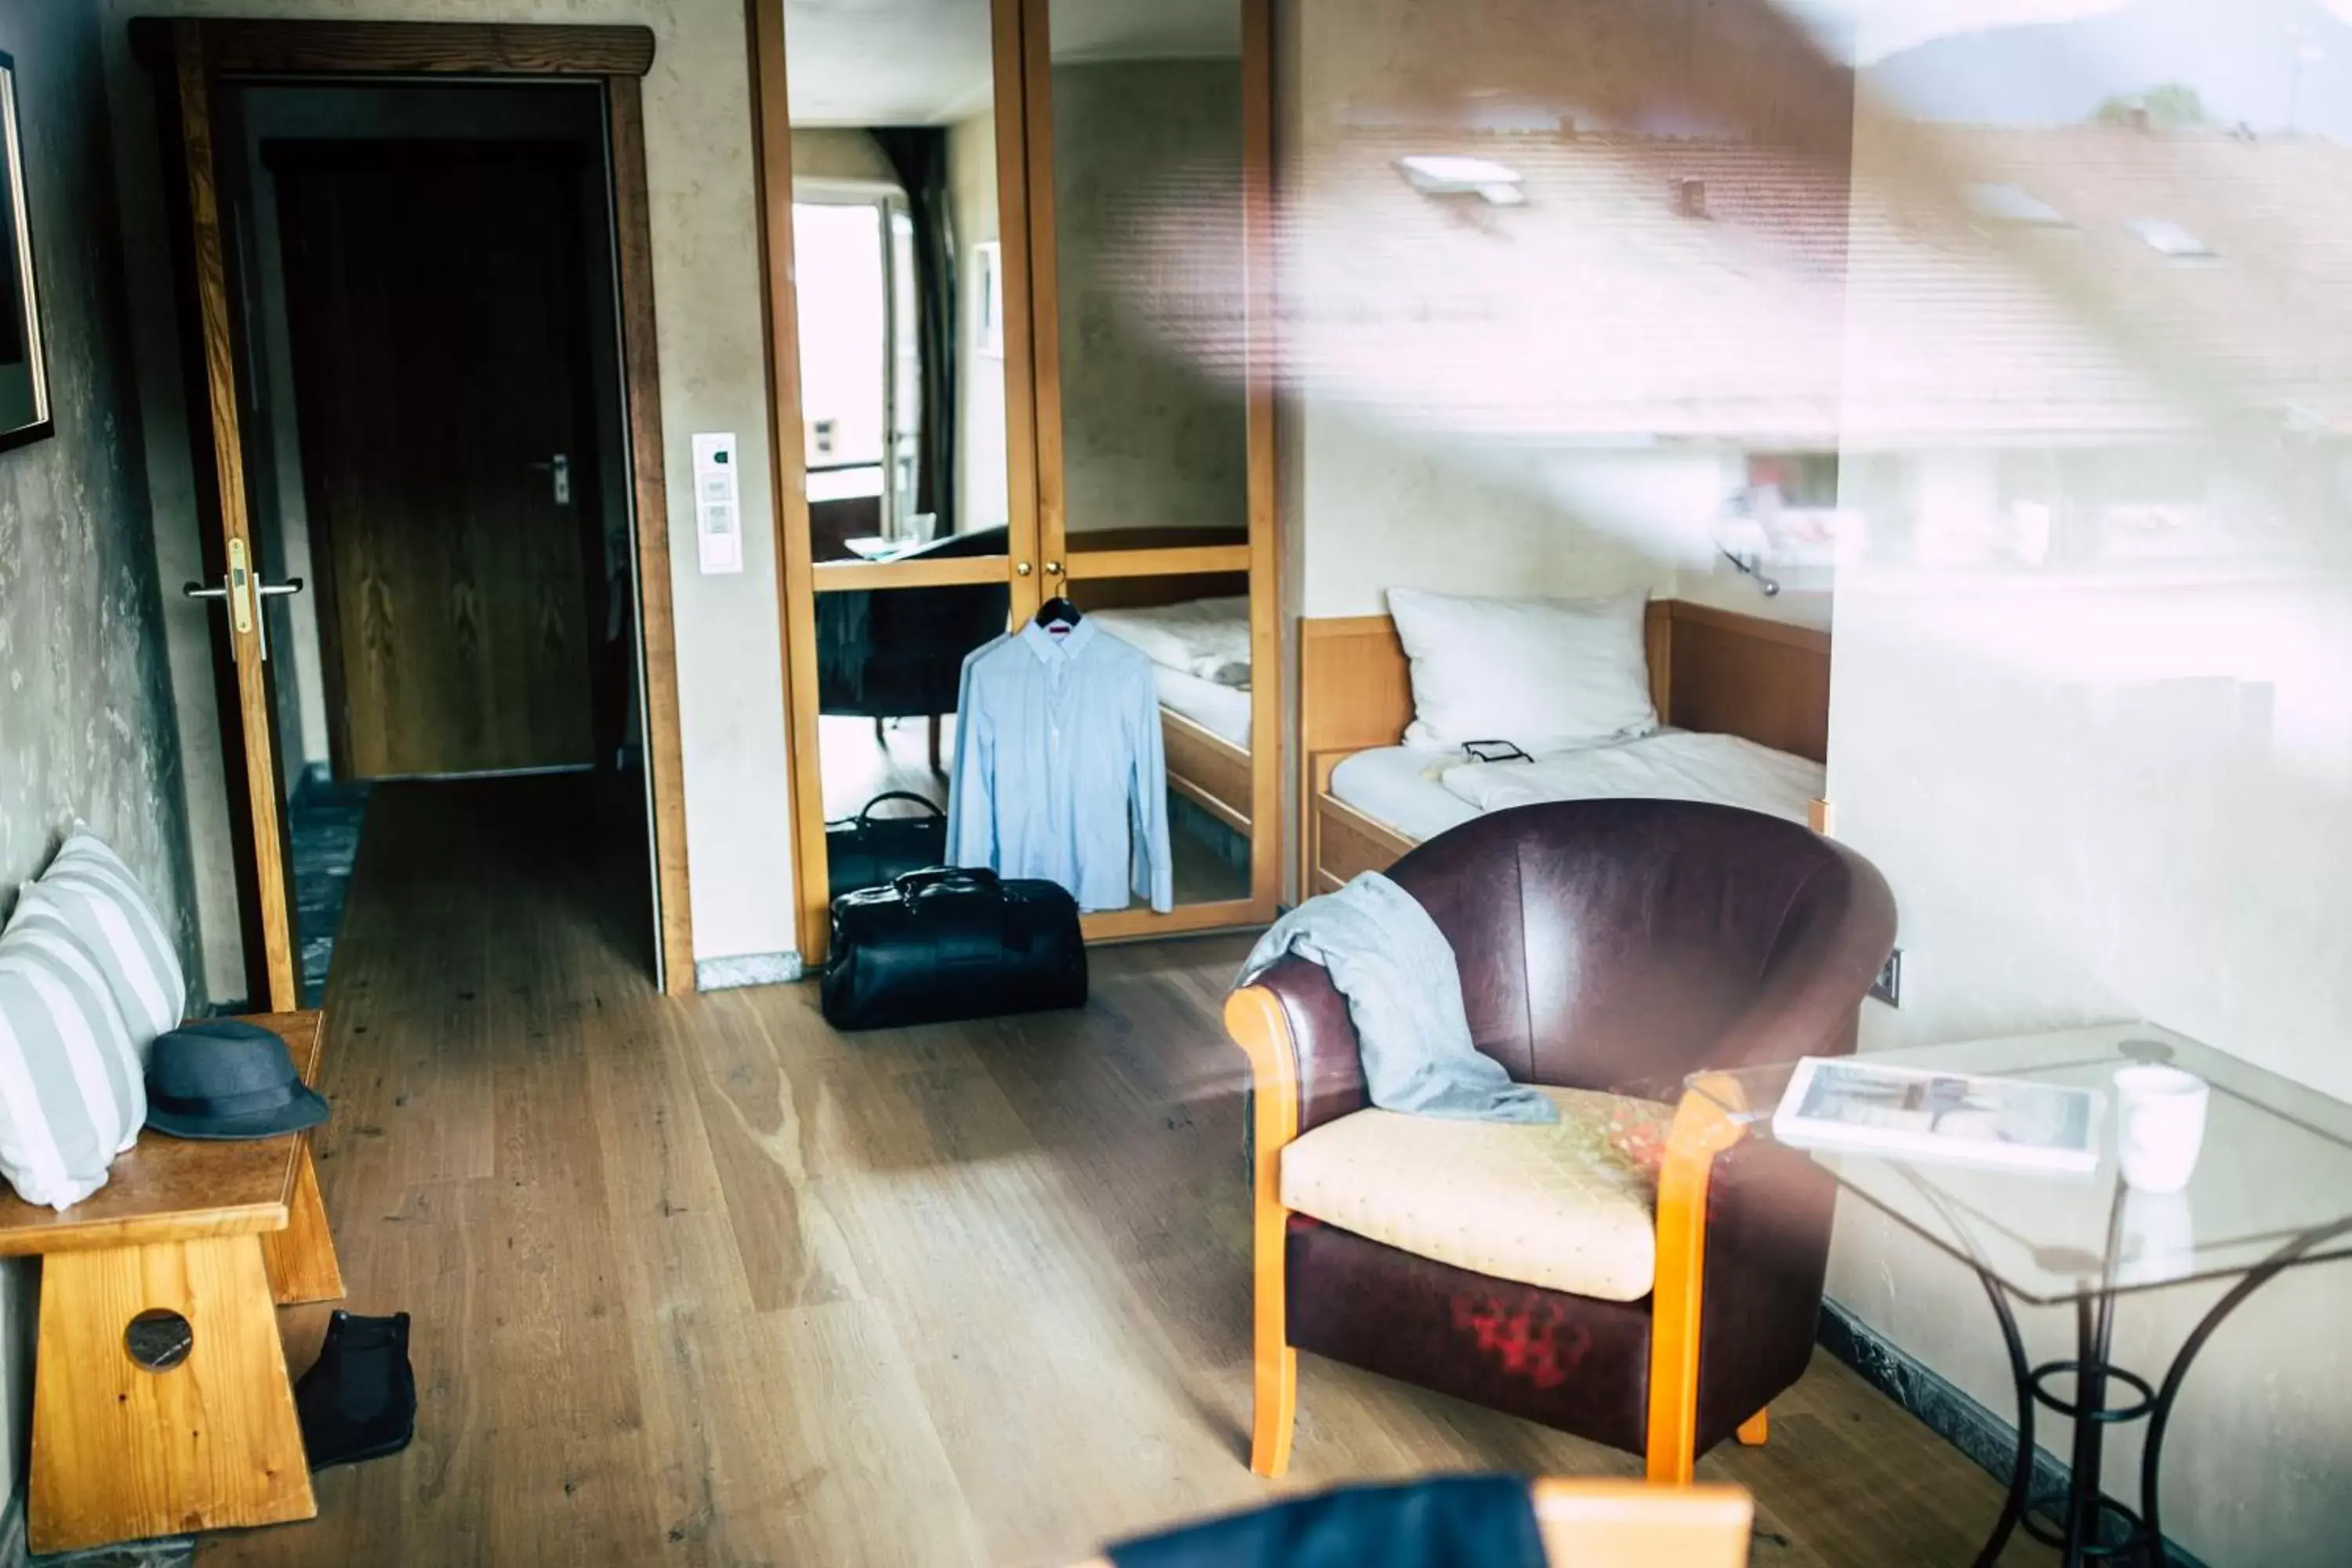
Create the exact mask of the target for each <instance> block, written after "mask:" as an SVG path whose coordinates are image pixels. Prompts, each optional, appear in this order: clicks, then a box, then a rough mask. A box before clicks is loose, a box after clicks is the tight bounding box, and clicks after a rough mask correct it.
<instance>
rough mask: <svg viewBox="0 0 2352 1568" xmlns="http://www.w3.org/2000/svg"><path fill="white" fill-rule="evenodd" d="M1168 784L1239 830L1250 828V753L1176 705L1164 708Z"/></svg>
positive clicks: (1162, 738) (1246, 832)
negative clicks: (1205, 726) (1196, 720)
mask: <svg viewBox="0 0 2352 1568" xmlns="http://www.w3.org/2000/svg"><path fill="white" fill-rule="evenodd" d="M1160 742H1161V745H1162V748H1163V749H1164V750H1165V751H1166V752H1167V753H1168V787H1169V788H1170V789H1171V790H1173V791H1175V792H1176V793H1177V794H1178V795H1182V796H1183V797H1184V798H1185V799H1186V800H1189V801H1191V802H1192V804H1193V805H1197V806H1199V807H1200V808H1201V809H1202V811H1205V812H1207V813H1208V814H1209V815H1210V816H1213V817H1215V818H1216V819H1217V820H1218V821H1219V822H1222V823H1223V824H1224V825H1225V826H1227V827H1230V828H1232V829H1233V830H1234V832H1235V833H1238V834H1240V835H1241V836H1242V837H1244V838H1247V837H1249V831H1250V793H1251V792H1250V776H1251V775H1250V754H1249V752H1247V751H1245V750H1244V749H1243V748H1242V747H1240V746H1236V745H1234V743H1233V742H1231V741H1228V740H1226V739H1225V738H1224V737H1223V735H1220V734H1217V733H1216V732H1215V731H1212V730H1207V729H1204V728H1202V726H1201V725H1199V724H1196V723H1194V722H1193V721H1192V720H1190V719H1187V718H1185V717H1184V716H1183V715H1182V714H1181V713H1179V712H1177V711H1176V710H1174V709H1172V708H1167V707H1162V708H1161V709H1160Z"/></svg>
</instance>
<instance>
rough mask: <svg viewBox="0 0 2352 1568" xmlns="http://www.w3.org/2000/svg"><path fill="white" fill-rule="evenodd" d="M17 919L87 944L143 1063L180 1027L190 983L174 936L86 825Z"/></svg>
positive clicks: (21, 904)
mask: <svg viewBox="0 0 2352 1568" xmlns="http://www.w3.org/2000/svg"><path fill="white" fill-rule="evenodd" d="M13 918H14V920H15V921H16V922H18V923H22V922H25V921H35V920H47V921H56V922H58V924H60V925H63V926H65V927H67V928H68V929H69V930H70V931H72V932H73V934H74V935H75V937H77V938H78V939H79V941H80V942H81V944H82V945H83V946H84V947H86V948H88V949H89V952H90V954H91V956H92V957H94V958H96V959H97V960H98V963H99V967H100V970H101V971H103V972H104V973H105V975H106V984H107V986H108V988H109V989H110V990H111V991H112V992H113V994H114V1004H115V1005H116V1006H118V1007H120V1008H121V1010H122V1021H123V1022H124V1023H125V1024H127V1025H129V1026H130V1028H131V1037H132V1038H133V1039H134V1040H135V1041H137V1042H138V1045H139V1048H140V1051H141V1053H142V1058H143V1056H144V1053H145V1051H146V1048H147V1047H148V1046H149V1045H151V1044H152V1043H153V1041H154V1038H155V1037H156V1036H158V1035H160V1034H162V1033H163V1031H164V1030H166V1029H176V1028H178V1027H179V1026H180V1020H181V1019H182V1017H183V1016H185V1012H186V1008H187V1005H188V981H187V976H186V975H185V974H184V973H182V971H181V969H180V955H179V952H178V951H177V950H176V949H175V948H174V947H173V943H172V936H171V932H170V931H166V930H165V929H164V926H163V916H161V915H159V914H157V913H156V912H155V906H154V904H153V902H152V900H149V898H148V897H147V889H145V888H143V887H142V886H141V885H140V882H139V879H138V877H137V876H136V875H135V874H133V872H132V871H131V868H130V867H128V866H126V865H124V864H123V863H122V858H121V856H119V855H117V854H116V853H115V852H114V851H113V850H112V849H110V848H109V847H107V844H106V840H104V839H102V838H100V837H99V836H98V835H97V834H95V833H92V832H91V831H90V830H89V828H88V827H86V826H83V825H82V824H80V823H79V822H77V823H75V824H74V830H73V832H72V834H71V835H70V836H68V837H67V839H66V842H65V847H63V848H62V849H59V850H58V855H57V858H56V859H54V860H52V861H50V862H49V868H48V869H47V870H46V871H44V872H42V873H41V879H40V881H39V882H37V883H36V884H35V885H34V886H33V887H31V888H28V889H26V892H25V897H24V899H23V900H21V901H20V902H19V903H18V904H17V906H16V915H15V916H14V917H13Z"/></svg>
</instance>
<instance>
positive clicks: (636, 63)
mask: <svg viewBox="0 0 2352 1568" xmlns="http://www.w3.org/2000/svg"><path fill="white" fill-rule="evenodd" d="M188 28H193V29H194V30H195V31H196V33H197V35H198V36H199V37H201V39H202V41H203V46H204V55H205V59H206V60H207V61H208V62H209V64H210V67H211V69H212V71H213V73H214V74H215V75H216V76H218V75H228V76H293V75H305V76H308V75H321V76H341V75H362V74H364V75H374V76H385V75H399V76H418V75H423V76H582V77H607V78H610V77H633V78H634V77H641V76H643V75H645V74H646V72H647V71H648V70H651V69H652V68H653V63H654V34H653V29H652V28H650V27H638V26H570V25H565V24H534V23H522V22H511V23H510V22H327V21H268V20H258V19H248V18H238V17H227V18H205V19H190V18H179V19H175V18H169V17H162V16H137V17H133V18H132V19H131V51H132V53H134V54H136V55H137V56H138V57H139V58H141V59H142V60H144V61H146V62H147V63H148V64H150V65H159V64H163V63H164V62H167V61H169V60H170V59H171V58H173V56H174V55H175V54H179V53H183V52H184V46H183V45H182V44H181V42H180V38H181V37H182V36H183V31H182V30H183V29H188Z"/></svg>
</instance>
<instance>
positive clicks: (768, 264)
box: [743, 0, 829, 965]
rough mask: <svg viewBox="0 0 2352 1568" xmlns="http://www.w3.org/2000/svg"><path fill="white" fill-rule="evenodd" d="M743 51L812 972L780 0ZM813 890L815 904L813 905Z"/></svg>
mask: <svg viewBox="0 0 2352 1568" xmlns="http://www.w3.org/2000/svg"><path fill="white" fill-rule="evenodd" d="M743 26H744V30H745V33H746V35H747V36H748V37H749V40H750V47H751V126H752V137H751V179H752V183H753V184H755V185H756V186H757V187H758V189H759V192H760V209H759V231H760V315H761V320H762V321H764V322H765V323H766V324H767V329H768V330H767V331H766V332H765V333H764V334H762V336H761V351H762V357H763V358H764V360H765V361H766V369H767V378H768V426H769V429H768V483H769V489H770V490H771V492H772V495H773V496H774V504H773V505H772V508H771V509H770V510H771V511H772V515H773V516H774V517H775V520H776V599H777V607H778V610H779V612H780V618H781V619H782V623H783V630H784V635H783V637H782V661H783V687H784V730H785V753H786V760H787V763H788V771H789V772H790V773H791V777H792V838H793V904H794V910H793V926H794V932H795V935H794V941H795V942H798V944H799V946H800V951H801V957H802V960H803V962H804V963H808V964H811V965H814V964H815V963H817V962H819V960H820V959H821V957H822V955H823V953H824V942H825V938H826V935H827V933H828V931H829V924H828V912H827V911H826V910H825V909H824V901H823V900H822V897H821V895H822V893H823V891H824V885H825V862H824V768H823V763H822V759H821V757H820V756H819V754H818V752H817V735H816V706H817V683H816V586H815V580H814V575H813V573H814V567H815V563H814V559H813V550H812V545H811V542H810V537H809V504H808V473H807V468H808V457H807V454H806V452H804V451H803V437H801V434H800V432H801V429H802V425H803V420H802V416H801V371H800V300H799V296H798V295H797V293H796V292H795V290H794V289H793V127H792V100H791V97H790V94H789V93H788V92H787V90H786V86H785V75H784V7H783V5H782V0H743ZM812 887H814V888H815V889H817V892H818V893H819V895H820V897H819V898H817V899H814V900H813V899H812V898H811V896H810V889H811V888H812Z"/></svg>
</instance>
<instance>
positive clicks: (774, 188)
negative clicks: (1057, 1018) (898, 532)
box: [744, 0, 1286, 965]
mask: <svg viewBox="0 0 2352 1568" xmlns="http://www.w3.org/2000/svg"><path fill="white" fill-rule="evenodd" d="M1234 5H1236V7H1237V8H1238V9H1239V11H1240V14H1241V22H1242V55H1241V68H1242V219H1243V235H1244V241H1243V244H1244V261H1243V271H1244V280H1243V292H1244V312H1245V316H1244V321H1245V327H1244V335H1245V337H1246V339H1247V343H1248V351H1247V354H1246V362H1247V363H1246V370H1245V375H1246V384H1245V394H1244V421H1245V426H1246V430H1247V437H1246V439H1247V445H1248V451H1249V476H1248V490H1247V493H1248V531H1247V536H1246V542H1244V543H1235V544H1220V545H1208V546H1202V547H1198V548H1191V549H1177V548H1166V547H1160V548H1137V549H1132V550H1129V549H1113V550H1097V551H1090V552H1078V553H1076V554H1075V555H1073V554H1070V553H1069V552H1067V551H1066V548H1064V549H1063V550H1061V551H1060V552H1058V553H1057V552H1056V549H1055V547H1056V545H1061V544H1064V543H1065V542H1064V539H1063V530H1062V526H1061V522H1062V513H1061V505H1062V498H1061V479H1062V451H1061V441H1062V431H1061V425H1060V420H1059V411H1060V407H1061V359H1060V348H1059V332H1058V310H1059V304H1058V300H1057V298H1056V291H1055V267H1054V259H1055V258H1054V244H1055V233H1054V220H1053V173H1054V164H1053V150H1052V128H1053V121H1052V110H1051V95H1050V91H1049V89H1048V88H1047V87H1046V86H1045V82H1046V80H1047V79H1048V78H1049V74H1050V71H1051V68H1052V53H1051V37H1050V33H1049V29H1048V26H1047V20H1048V16H1049V8H1050V0H991V19H992V29H993V31H992V37H993V43H994V62H993V63H994V80H995V81H996V82H997V83H998V84H1000V90H999V91H998V92H997V95H996V103H995V113H996V121H997V210H998V214H999V237H1000V243H1001V244H1002V246H1003V253H1002V254H1003V287H1004V354H1005V364H1006V389H1005V465H1006V487H1007V500H1008V503H1009V510H1010V514H1011V536H1012V542H1011V545H1010V548H1011V550H1012V551H1013V553H1014V555H1015V557H1016V558H1020V557H1021V556H1022V552H1023V551H1024V549H1030V550H1034V551H1035V552H1037V553H1036V555H1035V556H1034V557H1031V558H1030V559H1041V560H1044V563H1045V572H1046V574H1045V575H1042V576H1041V575H1034V574H1029V573H1027V572H1024V573H1022V574H1019V575H1017V576H1015V577H1013V578H1012V579H1011V588H1012V611H1013V621H1014V623H1015V624H1018V623H1019V622H1020V621H1022V620H1024V619H1025V618H1027V616H1029V615H1031V614H1032V613H1034V610H1035V609H1036V606H1037V605H1038V604H1039V603H1040V602H1041V601H1042V599H1043V597H1044V596H1045V595H1046V594H1047V593H1049V592H1058V591H1059V589H1058V586H1057V580H1056V579H1055V578H1054V577H1053V575H1052V574H1053V573H1055V572H1056V571H1058V570H1064V569H1065V568H1064V567H1063V563H1066V576H1067V578H1068V580H1070V581H1073V582H1104V581H1108V580H1111V579H1120V578H1139V579H1140V578H1158V579H1163V580H1164V579H1171V578H1174V577H1177V576H1181V575H1187V574H1192V575H1198V574H1224V573H1235V572H1246V573H1247V574H1249V580H1250V618H1251V647H1252V649H1253V668H1252V679H1251V685H1252V692H1251V713H1250V738H1251V745H1250V748H1249V750H1248V752H1247V754H1246V756H1244V753H1243V752H1242V751H1241V749H1240V748H1237V747H1234V746H1232V745H1230V744H1229V743H1227V742H1221V741H1218V740H1217V738H1216V737H1214V736H1213V735H1211V734H1210V733H1209V732H1208V731H1205V730H1199V728H1198V727H1197V726H1192V725H1190V724H1189V723H1188V722H1187V721H1181V719H1171V721H1169V722H1168V723H1166V724H1165V725H1164V726H1163V732H1164V733H1165V732H1169V731H1173V735H1172V736H1171V744H1175V743H1178V742H1177V738H1178V737H1181V738H1183V739H1190V738H1191V737H1190V736H1189V735H1186V734H1185V731H1197V733H1198V736H1199V737H1200V739H1201V741H1202V742H1205V743H1204V744H1199V745H1195V746H1192V748H1191V749H1189V750H1187V751H1186V752H1185V756H1184V764H1183V765H1184V767H1185V768H1187V769H1189V770H1191V771H1189V772H1181V773H1175V774H1173V775H1172V777H1173V781H1174V782H1173V787H1175V788H1177V790H1178V792H1179V793H1180V794H1184V795H1187V796H1188V797H1189V798H1192V799H1193V800H1195V801H1196V802H1197V803H1199V804H1201V805H1202V806H1203V807H1204V808H1205V809H1207V810H1209V811H1210V812H1211V813H1212V815H1214V816H1218V817H1219V818H1220V820H1223V821H1224V822H1226V823H1227V825H1228V826H1232V825H1233V823H1234V819H1235V818H1236V817H1241V818H1244V819H1245V820H1247V821H1248V822H1249V823H1250V824H1251V827H1252V831H1251V833H1250V842H1251V873H1250V886H1249V892H1248V895H1247V896H1246V897H1244V898H1241V899H1234V900H1223V901H1221V902H1216V903H1206V904H1189V905H1182V904H1180V905H1178V906H1177V907H1176V909H1175V910H1173V911H1171V912H1170V913H1168V914H1164V915H1163V914H1157V913H1154V912H1152V911H1150V910H1111V911H1106V912H1103V913H1098V914H1090V915H1087V916H1086V917H1085V919H1084V921H1083V924H1084V927H1085V931H1086V935H1087V940H1089V941H1096V942H1102V941H1118V940H1124V939H1132V938H1144V937H1156V936H1169V935H1174V934H1178V933H1181V932H1186V931H1211V930H1217V929H1221V928H1228V927H1239V926H1248V925H1263V924H1265V923H1266V922H1268V921H1272V920H1273V919H1274V917H1275V915H1276V911H1277V910H1278V907H1279V900H1280V898H1281V893H1282V881H1283V869H1284V847H1283V844H1282V841H1281V836H1280V824H1281V820H1282V811H1281V801H1282V795H1283V790H1284V787H1285V781H1286V771H1285V768H1284V763H1283V743H1282V707H1283V704H1282V675H1281V668H1282V662H1283V661H1282V658H1281V657H1280V654H1281V636H1282V634H1281V614H1282V605H1281V582H1280V575H1279V573H1280V561H1281V547H1280V542H1279V540H1278V538H1277V534H1276V530H1277V527H1278V518H1277V513H1276V452H1275V440H1276V429H1275V379H1274V373H1275V359H1276V356H1275V350H1274V338H1273V324H1274V319H1275V316H1274V310H1275V299H1276V295H1275V275H1274V265H1275V234H1274V57H1273V50H1274V39H1275V30H1274V7H1273V0H1234ZM783 13H784V4H783V0H745V6H744V14H745V27H746V30H747V33H748V35H749V37H750V41H751V60H752V68H751V79H752V113H753V119H754V122H755V126H756V130H757V135H756V136H755V138H754V142H753V146H754V166H755V170H756V174H757V179H758V183H759V186H760V197H761V199H760V244H761V296H762V302H763V306H764V310H765V315H766V322H767V333H766V337H765V347H766V353H767V369H768V384H769V407H770V416H771V426H772V427H771V434H770V441H769V450H770V460H771V463H772V480H773V486H774V493H775V496H776V526H777V531H778V540H777V550H776V573H777V584H776V594H777V601H778V606H779V610H780V614H781V617H782V624H783V628H784V637H783V674H784V681H783V685H784V692H785V709H786V713H785V717H786V724H787V731H788V734H789V736H790V742H791V754H792V777H793V806H792V819H793V820H792V828H793V879H794V887H795V896H796V900H797V903H798V906H799V907H798V910H797V911H796V916H797V919H796V925H797V930H798V933H799V942H800V951H801V954H802V956H803V960H804V961H806V962H808V963H811V964H812V965H814V963H817V962H819V961H820V960H821V959H822V958H823V957H824V952H825V950H826V945H827V942H829V940H830V937H831V907H830V900H829V899H828V898H827V896H826V876H825V871H826V862H825V844H824V776H823V771H822V759H821V756H820V753H819V751H818V744H817V692H816V687H817V679H816V629H815V622H816V616H815V604H814V595H815V593H816V578H817V574H818V571H819V568H818V567H817V566H816V565H815V563H814V562H813V560H812V559H811V548H810V546H811V542H810V536H809V518H808V495H807V486H806V479H807V475H806V471H805V467H804V464H805V459H804V456H803V451H802V436H801V421H802V416H801V402H800V374H799V342H800V338H799V327H798V321H797V310H798V302H797V300H795V298H794V294H793V254H792V234H793V226H792V206H793V180H792V173H791V171H792V166H793V160H792V116H791V109H790V104H789V101H788V96H787V89H786V79H787V78H786V65H785V47H786V39H785V37H784V15H783ZM1008 82H1009V83H1013V84H1014V86H1013V90H1011V91H1007V90H1004V89H1003V87H1002V84H1004V83H1008ZM1046 557H1053V558H1052V559H1045V558H1046ZM933 564H934V565H935V567H936V568H937V569H938V570H937V580H938V581H940V582H970V581H972V580H974V579H973V578H972V577H971V574H970V573H969V567H970V565H971V563H969V562H952V561H949V562H940V563H933ZM822 570H823V573H824V577H825V580H826V582H827V583H828V584H832V585H835V586H839V587H845V588H848V587H873V588H884V587H899V588H905V587H914V586H919V585H922V584H924V582H925V581H926V579H925V578H924V577H923V576H921V575H918V574H915V573H910V572H908V571H906V570H904V569H900V568H893V567H889V566H880V567H867V566H860V565H856V564H852V563H841V564H835V563H827V564H826V565H825V566H824V568H823V569H822ZM1163 714H1164V710H1163ZM1178 725H1181V726H1183V728H1182V729H1181V730H1179V729H1177V728H1176V727H1177V726H1178ZM1260 759H1263V760H1260ZM1241 767H1246V768H1247V769H1248V770H1249V773H1248V777H1247V785H1248V788H1247V793H1246V797H1245V798H1246V802H1247V805H1246V810H1245V811H1244V810H1243V809H1242V808H1241V807H1239V806H1238V805H1236V804H1235V803H1234V802H1233V801H1232V799H1231V798H1230V797H1231V796H1232V795H1235V794H1238V793H1240V792H1239V790H1238V789H1237V788H1236V785H1237V783H1238V781H1237V780H1236V778H1235V776H1234V775H1235V772H1236V769H1237V768H1241ZM1188 786H1191V787H1188ZM1204 796H1206V797H1208V798H1203V797H1204Z"/></svg>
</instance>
